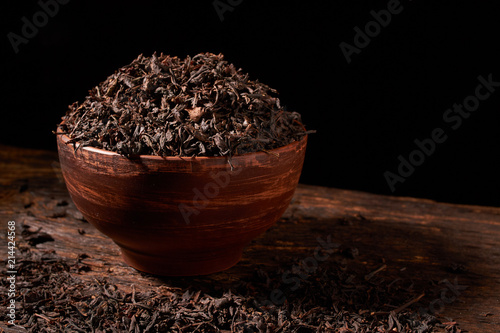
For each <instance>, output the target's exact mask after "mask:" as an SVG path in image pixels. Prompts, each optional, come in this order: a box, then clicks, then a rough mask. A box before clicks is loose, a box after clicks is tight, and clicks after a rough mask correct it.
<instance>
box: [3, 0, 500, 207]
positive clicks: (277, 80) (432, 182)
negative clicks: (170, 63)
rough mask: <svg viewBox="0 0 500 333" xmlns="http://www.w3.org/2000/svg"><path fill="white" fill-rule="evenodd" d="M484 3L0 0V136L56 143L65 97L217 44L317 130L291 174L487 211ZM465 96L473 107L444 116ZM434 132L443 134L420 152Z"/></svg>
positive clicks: (490, 28)
mask: <svg viewBox="0 0 500 333" xmlns="http://www.w3.org/2000/svg"><path fill="white" fill-rule="evenodd" d="M55 3H57V4H58V5H57V7H58V8H56V6H55V5H54V4H55ZM493 3H494V2H491V5H490V4H489V3H488V4H486V3H485V2H482V3H478V2H472V1H469V2H468V3H466V4H464V3H458V2H457V1H440V2H436V1H418V0H413V1H410V0H401V1H400V2H399V5H398V2H397V1H395V0H391V1H376V2H374V1H353V0H349V1H348V0H343V1H322V2H319V1H279V2H278V1H264V0H262V1H255V0H253V1H251V0H244V1H241V0H217V1H185V0H184V1H135V2H133V1H128V2H127V1H115V0H114V1H109V0H108V1H88V0H86V1H83V0H71V1H69V0H59V2H55V0H41V1H40V2H38V1H22V2H21V1H17V2H14V1H9V2H2V4H1V5H0V7H1V16H2V20H1V22H2V60H3V61H2V69H1V82H2V95H3V96H2V108H1V114H0V119H1V124H2V128H1V129H2V130H1V131H0V143H3V144H8V145H15V146H20V147H32V148H44V149H52V150H55V138H54V135H53V134H52V133H51V131H52V130H54V129H55V127H56V124H57V123H58V121H59V119H60V117H61V116H62V115H63V114H64V113H65V111H66V108H67V105H69V104H71V103H72V102H74V101H77V100H82V99H84V97H85V96H86V94H87V91H88V90H89V89H90V88H91V87H92V86H94V85H96V84H97V83H99V82H100V81H102V80H104V79H105V78H106V77H107V76H108V75H109V74H111V73H113V71H114V70H115V69H117V68H118V67H121V66H123V65H125V64H128V63H130V62H131V61H132V60H133V59H134V58H135V57H136V56H137V55H138V54H140V53H143V54H144V55H148V56H149V55H151V54H152V53H153V52H154V51H158V52H164V53H167V54H171V55H178V56H181V57H184V56H185V55H187V54H190V55H194V54H196V53H199V52H205V51H210V52H213V53H219V52H222V53H223V54H225V56H226V59H227V60H229V61H230V62H233V63H235V64H236V66H237V67H242V68H243V69H244V71H246V72H248V73H250V76H251V78H253V79H256V78H257V79H259V80H260V81H262V82H264V83H267V84H268V85H270V86H272V87H274V88H276V89H277V90H278V91H279V92H280V96H281V100H282V104H285V105H286V106H287V108H288V109H289V110H296V111H299V112H300V113H301V114H302V116H303V121H304V123H305V124H306V125H307V127H308V129H315V130H317V133H316V134H314V135H311V136H310V141H309V146H308V153H307V159H306V163H305V166H304V171H303V175H302V179H301V182H303V183H307V184H315V185H324V186H332V187H338V188H346V189H356V190H363V191H370V192H375V193H383V194H393V195H405V196H417V197H426V198H431V199H435V200H439V201H448V202H457V203H470V204H485V205H494V206H498V205H499V188H498V186H499V183H500V176H499V174H498V172H499V171H500V168H499V162H498V158H497V155H498V147H499V131H498V121H499V118H500V117H499V116H498V112H499V108H498V105H499V100H500V87H498V88H495V87H494V86H491V87H490V89H491V90H492V91H491V92H489V96H487V97H483V99H484V100H483V101H480V103H479V105H474V102H475V100H474V95H475V93H476V87H477V86H478V84H479V83H480V81H479V80H478V77H479V76H482V77H483V78H484V79H486V80H488V76H489V75H490V76H491V77H490V78H489V79H490V80H492V81H495V82H500V67H499V66H498V65H497V64H498V62H499V55H500V52H499V47H498V44H499V37H498V35H499V32H500V29H499V28H500V20H498V14H497V11H496V10H495V8H493ZM43 7H45V9H43ZM216 7H217V8H216ZM388 8H389V10H391V11H392V12H393V13H392V14H391V18H390V22H389V18H388V15H384V13H385V12H381V10H387V9H388ZM372 11H374V12H372ZM44 12H45V13H46V14H44ZM389 13H390V12H389ZM385 14H387V13H385ZM375 16H379V17H380V18H379V19H380V20H382V23H383V25H385V26H382V25H381V23H374V22H375ZM371 21H373V22H371ZM26 22H28V23H26ZM370 22H371V23H370ZM30 24H36V25H38V27H37V26H36V25H35V26H34V28H35V29H36V30H38V31H36V30H34V29H30V27H29V25H30ZM367 24H368V25H367ZM25 26H26V27H25ZM23 27H24V28H23ZM356 27H357V28H356ZM31 28H33V27H31ZM355 28H356V29H355ZM358 28H359V29H358ZM365 28H368V29H369V31H368V33H369V35H371V36H372V37H370V36H367V37H368V38H370V40H369V41H368V40H367V39H366V36H365V38H364V39H363V36H361V37H360V36H359V35H360V33H359V32H357V31H359V30H362V31H364V30H365ZM23 34H24V35H23ZM356 34H358V36H357V37H356ZM21 38H25V39H21ZM356 38H357V39H356ZM343 42H344V43H345V44H342V45H343V47H344V49H345V50H347V51H348V52H350V54H349V58H350V62H349V63H348V61H347V58H346V56H345V55H344V54H343V51H342V48H341V47H340V45H341V43H343ZM347 44H349V45H351V46H347ZM356 44H357V45H358V47H357V49H354V47H356ZM16 48H17V53H16ZM494 89H496V90H498V91H493V90H494ZM479 92H480V93H481V94H482V96H484V95H486V94H487V93H488V90H486V88H482V90H480V91H479ZM465 99H467V102H468V103H471V104H470V105H471V106H470V107H471V108H473V109H477V110H476V111H474V112H473V113H472V112H471V113H470V116H468V118H463V117H461V119H462V121H461V123H458V121H459V120H458V119H457V118H450V119H449V120H448V122H446V121H445V120H444V119H443V115H445V114H446V112H447V110H448V109H449V108H453V105H454V104H461V103H463V102H464V100H465ZM450 115H451V114H449V115H448V116H450ZM455 117H456V116H455ZM452 126H453V127H455V129H454V128H453V127H452ZM436 128H441V129H442V131H443V132H444V134H443V135H446V138H447V139H446V141H444V142H442V143H437V144H435V148H432V145H431V144H430V143H429V141H428V140H427V139H428V138H431V132H432V131H433V130H434V129H436ZM440 138H441V137H440ZM441 139H442V138H441ZM415 140H420V141H421V142H424V143H427V146H425V147H427V148H426V149H427V150H428V151H427V153H428V155H430V156H424V155H422V154H423V153H418V152H416V149H418V147H417V145H416V143H415ZM421 149H423V148H421ZM424 150H425V149H424ZM400 155H401V156H402V157H403V158H404V159H408V158H409V157H410V155H412V157H413V161H414V162H416V163H417V164H418V163H421V165H418V166H417V167H415V168H414V170H412V169H404V170H403V169H402V170H400V171H402V172H403V175H404V176H405V177H404V179H405V181H404V182H401V181H398V180H395V178H393V181H394V182H395V186H394V188H393V190H394V191H392V190H391V188H390V186H389V184H388V182H387V179H386V177H385V176H384V173H385V172H387V171H389V172H392V173H393V174H392V176H393V177H394V175H397V174H398V165H399V164H400V163H401V162H400V160H399V159H398V156H400ZM422 156H424V158H425V160H423V161H419V160H418V158H419V157H420V158H422ZM407 167H408V166H407ZM405 172H406V173H405ZM404 173H405V174H404ZM399 176H401V175H399ZM398 179H399V180H402V178H398Z"/></svg>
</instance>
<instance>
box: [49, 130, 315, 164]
mask: <svg viewBox="0 0 500 333" xmlns="http://www.w3.org/2000/svg"><path fill="white" fill-rule="evenodd" d="M55 134H56V136H57V137H58V140H59V138H60V140H61V141H62V143H63V144H65V145H68V141H70V140H71V139H70V138H69V136H67V135H66V134H65V133H62V132H61V128H60V126H58V127H57V130H56V133H55ZM307 137H308V135H307V134H304V136H303V137H302V138H301V139H300V140H297V141H293V142H291V143H289V144H287V145H285V146H281V147H277V148H274V149H271V150H266V151H262V150H261V151H255V152H249V153H245V154H239V155H233V156H231V158H232V159H234V158H238V157H244V156H250V155H252V154H269V153H270V152H271V154H273V153H277V155H278V156H279V151H281V150H288V149H289V148H291V147H292V146H294V145H299V144H302V143H304V144H305V143H306V142H307ZM75 144H76V145H77V148H78V147H79V146H80V145H81V144H80V143H79V142H75ZM80 149H83V150H85V151H88V152H92V153H96V154H101V155H108V156H119V157H124V156H123V155H121V154H119V153H117V152H114V151H110V150H106V149H102V148H96V147H90V146H84V147H82V148H80ZM227 158H229V156H158V155H134V156H133V159H147V160H162V161H164V160H167V161H168V160H171V161H174V160H179V159H181V160H184V159H199V160H216V159H224V160H226V159H227Z"/></svg>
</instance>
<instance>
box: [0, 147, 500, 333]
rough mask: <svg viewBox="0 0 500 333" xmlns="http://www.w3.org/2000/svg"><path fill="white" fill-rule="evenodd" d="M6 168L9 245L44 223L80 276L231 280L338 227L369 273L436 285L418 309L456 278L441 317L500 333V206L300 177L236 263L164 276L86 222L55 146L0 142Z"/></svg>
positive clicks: (3, 216)
mask: <svg viewBox="0 0 500 333" xmlns="http://www.w3.org/2000/svg"><path fill="white" fill-rule="evenodd" d="M0 170H1V173H0V187H1V193H0V195H1V196H0V198H1V199H0V221H3V222H1V223H0V235H1V237H2V242H1V244H0V246H1V251H6V249H5V246H6V241H5V240H4V237H5V228H6V222H7V221H9V220H15V221H16V222H17V223H18V226H21V224H25V225H29V226H30V228H32V229H35V230H37V229H38V228H41V231H43V232H45V233H47V234H49V235H51V236H52V238H53V239H54V240H53V241H49V242H43V243H40V244H38V245H36V246H35V247H32V251H35V252H37V251H38V252H44V251H56V253H57V254H58V255H59V256H61V257H62V258H64V259H66V260H68V261H76V260H78V258H81V255H82V254H86V255H87V256H88V258H85V259H81V260H80V261H81V262H82V263H83V264H85V265H88V267H90V268H91V270H90V271H82V272H80V274H79V277H80V278H82V279H88V280H89V281H91V280H92V279H94V278H99V277H106V278H107V279H109V280H110V281H112V282H113V283H115V284H116V285H118V286H119V287H120V288H123V289H124V290H131V289H132V286H133V288H135V289H136V290H137V291H141V290H150V289H151V288H164V287H169V288H175V287H178V288H184V287H187V286H195V287H198V288H201V289H203V290H206V291H213V290H215V289H217V288H232V287H234V286H235V285H236V284H237V283H238V282H239V281H241V280H245V279H249V278H250V277H251V276H252V274H254V272H255V270H256V269H257V268H259V269H261V270H264V271H266V270H271V269H275V267H276V266H280V267H284V269H286V268H287V267H288V268H289V267H291V265H292V264H294V263H296V262H297V260H301V259H304V258H306V257H308V256H311V254H312V253H314V249H315V248H316V246H317V245H318V238H322V239H325V238H326V236H328V235H330V237H331V240H332V241H333V242H337V243H340V244H342V246H343V248H345V249H346V250H349V249H351V250H352V249H356V251H352V252H353V256H354V257H355V258H354V259H352V260H350V261H349V267H350V269H357V270H358V271H359V272H366V273H369V272H373V271H375V270H377V269H379V268H380V267H381V266H382V265H386V268H385V270H384V271H383V272H381V273H378V274H383V275H384V278H391V277H392V278H398V279H403V280H408V281H411V282H413V283H414V284H415V288H418V287H419V286H424V287H426V289H429V288H431V287H432V288H435V289H436V293H434V294H432V293H427V294H426V295H425V297H424V298H422V299H421V300H419V302H418V303H417V304H414V305H412V306H414V307H415V308H416V309H418V308H419V307H422V308H426V309H429V308H430V305H431V304H433V305H435V306H437V305H439V304H440V300H441V297H442V296H443V295H442V293H441V290H442V288H443V286H446V281H448V282H449V283H451V284H452V285H456V286H459V287H460V290H459V296H458V297H455V298H451V296H452V294H450V293H447V294H445V295H444V296H446V297H447V298H446V299H449V300H450V302H447V303H445V302H442V301H441V302H442V303H443V305H444V306H443V308H442V309H439V310H440V311H439V313H438V316H439V317H440V318H441V319H442V320H443V321H447V320H454V321H457V322H458V323H459V324H460V326H461V327H462V328H463V329H465V330H467V331H469V332H500V328H499V327H500V208H495V207H480V206H467V205H452V204H446V203H437V202H433V201H430V200H424V199H415V198H396V197H390V196H380V195H374V194H369V193H363V192H356V191H348V190H339V189H333V188H324V187H317V186H305V185H299V187H298V188H297V190H296V192H295V195H294V197H293V199H292V203H291V205H290V206H289V208H288V209H287V211H286V212H285V214H284V216H283V218H282V219H281V220H280V221H279V222H278V223H276V224H275V225H274V226H273V227H271V228H270V229H269V230H268V231H267V232H266V233H264V234H263V235H261V236H260V237H258V238H257V239H256V240H254V241H252V242H251V244H250V245H249V246H248V247H247V248H246V249H245V251H244V253H243V257H242V259H241V261H240V262H239V263H238V264H237V265H235V266H233V267H232V268H230V269H228V270H226V271H224V272H221V273H217V274H212V275H209V276H205V277H196V278H190V279H185V280H180V279H175V278H169V279H166V278H160V277H156V276H151V275H148V274H144V273H140V272H138V271H136V270H135V269H133V268H131V267H129V266H128V265H126V264H125V263H123V261H122V259H121V256H120V250H119V248H118V246H116V245H115V244H114V243H113V242H111V241H110V239H109V238H107V237H106V236H104V235H102V234H101V233H100V232H99V231H97V230H96V229H95V228H94V227H92V226H91V225H90V224H88V223H86V222H85V221H82V220H81V216H80V215H79V214H78V212H77V210H76V207H75V206H74V205H73V203H72V202H71V200H70V198H69V195H68V192H67V190H66V188H65V185H64V183H63V182H62V181H61V178H60V169H59V168H58V164H57V155H56V154H55V153H50V152H45V151H37V150H27V149H26V150H25V149H15V148H11V147H5V146H0ZM61 203H63V204H64V203H67V205H64V206H63V207H64V210H65V214H58V210H59V209H61V206H58V204H61ZM358 252H359V254H358ZM4 253H5V252H4ZM320 264H321V265H330V263H329V262H328V261H325V262H322V263H320ZM440 282H441V283H440ZM325 283H328V281H325ZM465 287H466V289H464V288H465ZM264 296H265V295H264Z"/></svg>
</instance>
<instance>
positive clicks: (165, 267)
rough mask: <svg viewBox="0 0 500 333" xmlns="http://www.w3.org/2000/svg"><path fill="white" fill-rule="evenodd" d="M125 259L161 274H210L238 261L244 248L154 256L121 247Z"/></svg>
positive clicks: (143, 269)
mask: <svg viewBox="0 0 500 333" xmlns="http://www.w3.org/2000/svg"><path fill="white" fill-rule="evenodd" d="M121 252H122V257H123V260H124V261H125V262H126V263H127V264H128V265H129V266H131V267H133V268H135V269H137V270H139V271H142V272H146V273H150V274H154V275H161V276H195V275H208V274H211V273H216V272H220V271H223V270H226V269H228V268H230V267H232V266H234V265H236V264H237V263H238V261H240V259H241V255H242V252H243V249H236V250H235V249H230V250H224V251H218V252H216V253H209V254H208V255H207V253H204V255H203V256H200V254H199V253H197V254H193V255H189V254H188V255H186V253H183V254H178V255H171V256H152V255H148V254H144V253H139V252H135V251H132V250H130V249H126V248H123V247H121Z"/></svg>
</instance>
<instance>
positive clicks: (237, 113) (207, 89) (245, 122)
mask: <svg viewBox="0 0 500 333" xmlns="http://www.w3.org/2000/svg"><path fill="white" fill-rule="evenodd" d="M62 120H63V121H62V123H61V124H60V131H59V133H64V134H66V135H68V136H69V137H70V142H73V143H78V144H79V145H80V146H91V147H97V148H102V149H105V150H109V151H114V152H118V153H120V154H122V155H124V156H131V155H139V154H141V155H159V156H232V155H240V154H245V153H249V152H255V151H268V150H271V149H274V148H278V147H282V146H285V145H287V144H289V143H292V142H294V141H298V140H300V139H301V138H302V137H303V136H304V135H306V134H307V131H306V130H305V128H304V126H303V125H302V122H301V116H300V114H298V113H297V112H289V111H286V110H285V109H284V107H283V106H282V105H281V104H280V100H279V98H278V97H277V92H276V90H274V89H272V88H270V87H269V86H267V85H265V84H263V83H261V82H259V81H257V80H255V81H254V80H250V79H249V75H248V74H246V73H243V71H242V70H241V69H236V67H235V66H234V65H233V64H230V63H228V62H227V61H226V60H224V56H223V55H222V54H218V55H216V54H212V53H200V54H198V55H195V56H194V57H190V56H187V57H186V58H185V59H180V58H178V57H172V56H169V55H163V54H161V55H160V56H157V55H156V53H155V54H153V55H152V56H151V57H145V56H143V55H142V54H141V55H139V57H138V58H137V59H135V60H134V61H133V62H132V63H131V64H129V65H127V66H124V67H122V68H120V69H118V70H117V71H116V72H115V73H114V74H113V75H111V76H109V77H108V78H107V79H106V80H105V81H104V82H101V83H100V84H99V85H97V86H96V87H94V88H93V89H92V90H90V91H89V96H87V97H86V99H85V100H84V101H83V103H78V102H75V103H73V104H72V105H70V106H69V110H68V111H67V113H66V115H65V116H64V117H63V118H62Z"/></svg>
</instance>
